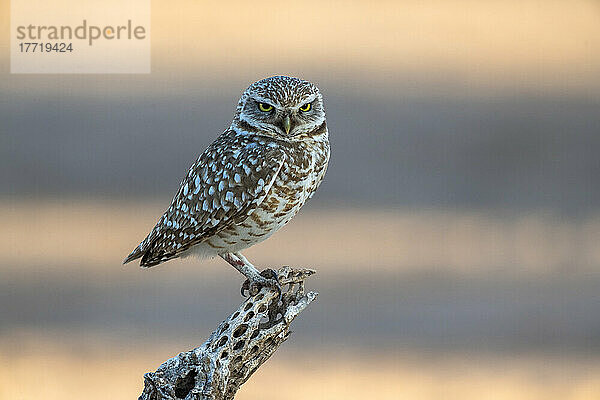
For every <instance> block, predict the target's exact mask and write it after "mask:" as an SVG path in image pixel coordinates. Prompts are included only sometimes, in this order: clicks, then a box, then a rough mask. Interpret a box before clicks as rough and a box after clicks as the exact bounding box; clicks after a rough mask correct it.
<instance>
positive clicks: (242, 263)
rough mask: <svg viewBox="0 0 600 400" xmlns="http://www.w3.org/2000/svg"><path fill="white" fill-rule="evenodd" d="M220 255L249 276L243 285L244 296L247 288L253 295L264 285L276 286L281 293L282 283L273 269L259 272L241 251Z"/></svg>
mask: <svg viewBox="0 0 600 400" xmlns="http://www.w3.org/2000/svg"><path fill="white" fill-rule="evenodd" d="M219 256H220V257H221V258H222V259H223V260H225V261H227V262H228V263H229V264H231V265H232V266H233V267H234V268H235V269H237V270H238V271H239V272H240V273H241V274H242V275H244V276H245V277H246V278H248V279H247V280H246V282H244V284H243V285H242V296H245V291H246V290H248V291H249V292H250V294H251V295H255V294H256V293H258V292H259V291H260V288H261V287H262V286H267V287H271V288H274V289H276V290H277V291H278V292H279V294H280V295H281V285H280V284H279V281H278V279H277V273H275V271H273V270H272V269H266V270H264V271H262V272H259V271H258V269H256V267H255V266H254V265H252V264H251V263H250V261H248V260H247V259H246V257H244V256H243V255H242V254H241V253H239V252H238V253H223V254H219Z"/></svg>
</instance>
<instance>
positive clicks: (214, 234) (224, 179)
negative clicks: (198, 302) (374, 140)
mask: <svg viewBox="0 0 600 400" xmlns="http://www.w3.org/2000/svg"><path fill="white" fill-rule="evenodd" d="M328 162H329V134H328V130H327V122H326V119H325V108H324V105H323V97H322V96H321V93H320V92H319V89H317V87H316V86H315V85H314V84H312V83H310V82H308V81H305V80H302V79H298V78H292V77H288V76H273V77H270V78H266V79H263V80H260V81H258V82H255V83H253V84H252V85H250V86H249V87H248V88H247V89H246V90H245V91H244V93H243V94H242V96H241V98H240V100H239V102H238V105H237V109H236V112H235V115H234V117H233V121H232V122H231V125H230V126H229V128H227V129H226V130H225V131H224V132H223V133H222V134H221V135H220V136H219V137H218V138H217V139H216V140H215V141H214V142H213V143H212V144H211V145H210V146H209V147H208V148H207V149H206V150H205V151H204V152H203V153H202V154H201V155H200V157H198V159H197V160H196V162H195V163H194V164H193V165H192V166H191V167H190V169H189V171H188V173H187V175H186V176H185V178H184V179H183V180H182V182H181V185H180V187H179V190H178V191H177V193H176V194H175V196H174V197H173V200H172V201H171V205H170V206H169V208H168V209H167V210H166V211H165V212H164V214H163V215H162V217H160V218H159V220H158V222H157V223H156V226H155V227H154V229H152V231H151V232H150V233H149V234H148V236H147V237H146V238H145V239H144V240H143V241H142V242H141V243H140V244H139V245H138V246H137V247H136V248H135V249H134V250H133V251H132V252H131V254H129V255H128V256H127V258H125V260H124V263H128V262H130V261H133V260H135V259H138V258H141V261H140V265H141V266H142V267H152V266H155V265H158V264H160V263H163V262H165V261H168V260H171V259H173V258H178V257H186V256H190V255H196V256H199V257H200V258H208V257H215V256H217V255H218V256H220V257H221V258H223V259H224V260H225V261H227V262H228V263H229V264H231V265H232V266H233V267H235V268H236V269H237V270H238V271H239V272H241V273H242V274H243V275H244V276H245V277H246V278H247V280H246V282H245V283H244V286H243V287H242V294H244V291H245V290H250V292H251V293H252V292H256V291H257V290H258V289H260V287H262V286H269V287H275V288H279V283H278V280H277V276H276V273H274V271H273V270H269V269H266V270H264V271H263V272H259V271H258V270H257V269H256V268H255V267H254V266H253V265H252V264H251V263H250V262H249V261H248V260H247V259H246V258H245V257H244V256H243V255H242V254H241V251H242V250H244V249H247V248H248V247H250V246H252V245H255V244H257V243H259V242H262V241H263V240H265V239H267V238H268V237H270V236H271V235H272V234H273V233H275V232H276V231H277V230H278V229H280V228H281V227H282V226H284V225H285V224H287V223H288V222H289V221H290V220H291V219H292V218H293V217H294V215H296V213H297V212H298V211H299V210H300V208H301V207H302V206H303V205H304V204H305V203H306V201H307V200H308V199H310V198H311V197H312V196H313V194H314V193H315V191H316V190H317V188H318V187H319V185H320V183H321V181H322V180H323V177H324V175H325V171H326V170H327V164H328ZM279 290H280V288H279Z"/></svg>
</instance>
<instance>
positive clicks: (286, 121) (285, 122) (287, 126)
mask: <svg viewBox="0 0 600 400" xmlns="http://www.w3.org/2000/svg"><path fill="white" fill-rule="evenodd" d="M291 127H292V121H290V116H289V115H286V116H285V117H284V118H283V129H284V130H285V134H286V135H289V134H290V128H291Z"/></svg>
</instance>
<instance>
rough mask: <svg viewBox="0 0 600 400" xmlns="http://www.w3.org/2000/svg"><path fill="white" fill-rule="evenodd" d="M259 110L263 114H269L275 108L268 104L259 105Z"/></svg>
mask: <svg viewBox="0 0 600 400" xmlns="http://www.w3.org/2000/svg"><path fill="white" fill-rule="evenodd" d="M258 109H259V110H260V111H262V112H269V111H271V110H272V109H273V106H272V105H270V104H267V103H258Z"/></svg>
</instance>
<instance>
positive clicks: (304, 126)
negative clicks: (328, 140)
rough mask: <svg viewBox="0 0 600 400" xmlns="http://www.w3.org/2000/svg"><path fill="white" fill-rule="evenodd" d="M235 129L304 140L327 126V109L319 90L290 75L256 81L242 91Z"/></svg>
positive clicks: (234, 122)
mask: <svg viewBox="0 0 600 400" xmlns="http://www.w3.org/2000/svg"><path fill="white" fill-rule="evenodd" d="M232 128H234V129H236V131H238V132H246V133H249V134H257V135H262V136H270V137H276V138H279V139H285V140H301V139H303V138H305V137H306V135H311V133H313V132H317V130H324V128H325V108H324V106H323V97H322V96H321V92H319V89H317V87H316V86H315V85H313V84H312V83H310V82H308V81H304V80H302V79H298V78H291V77H289V76H272V77H270V78H266V79H263V80H260V81H258V82H255V83H253V84H252V85H250V86H249V87H248V89H246V91H245V92H244V93H243V94H242V97H241V98H240V101H239V103H238V107H237V112H236V115H235V118H234V120H233V123H232Z"/></svg>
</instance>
